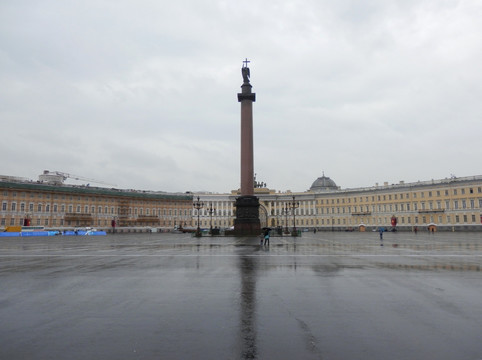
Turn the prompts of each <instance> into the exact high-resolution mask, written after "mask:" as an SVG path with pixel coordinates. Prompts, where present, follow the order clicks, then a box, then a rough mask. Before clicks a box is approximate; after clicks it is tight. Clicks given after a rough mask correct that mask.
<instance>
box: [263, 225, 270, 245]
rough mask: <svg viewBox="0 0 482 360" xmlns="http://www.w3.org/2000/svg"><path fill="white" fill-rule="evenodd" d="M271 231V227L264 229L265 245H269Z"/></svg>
mask: <svg viewBox="0 0 482 360" xmlns="http://www.w3.org/2000/svg"><path fill="white" fill-rule="evenodd" d="M269 231H270V229H269V228H267V229H265V230H264V233H263V235H264V245H269Z"/></svg>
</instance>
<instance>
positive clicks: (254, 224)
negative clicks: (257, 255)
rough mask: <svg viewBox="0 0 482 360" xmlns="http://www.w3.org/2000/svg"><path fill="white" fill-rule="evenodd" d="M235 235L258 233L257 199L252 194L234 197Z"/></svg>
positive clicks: (259, 229) (259, 228)
mask: <svg viewBox="0 0 482 360" xmlns="http://www.w3.org/2000/svg"><path fill="white" fill-rule="evenodd" d="M234 233H235V234H236V235H259V234H260V233H261V225H260V221H259V199H258V198H257V197H256V196H253V195H244V196H240V197H238V198H236V219H234Z"/></svg>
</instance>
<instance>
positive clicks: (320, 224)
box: [199, 175, 482, 231]
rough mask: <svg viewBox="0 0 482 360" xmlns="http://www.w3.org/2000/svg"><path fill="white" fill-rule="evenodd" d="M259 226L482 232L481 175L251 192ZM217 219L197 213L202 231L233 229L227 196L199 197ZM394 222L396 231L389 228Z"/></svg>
mask: <svg viewBox="0 0 482 360" xmlns="http://www.w3.org/2000/svg"><path fill="white" fill-rule="evenodd" d="M255 194H256V196H258V197H259V200H260V204H261V208H260V218H261V224H262V226H269V227H276V226H281V227H283V228H286V227H288V228H290V229H291V228H293V227H294V226H295V227H296V228H298V229H308V230H310V229H311V230H313V229H315V228H316V229H317V230H338V231H343V230H358V231H359V230H362V231H363V230H370V229H376V228H378V227H384V228H387V229H390V228H392V227H396V228H397V229H398V230H414V229H415V228H417V229H419V230H425V229H428V228H429V227H431V228H434V231H437V230H450V231H452V230H454V231H455V230H465V231H472V230H473V231H478V230H482V176H469V177H461V178H456V177H452V178H449V179H442V180H430V181H418V182H415V183H404V182H400V183H398V184H387V183H385V184H384V185H376V186H373V187H367V188H356V189H340V188H339V187H338V186H336V184H335V183H334V182H333V181H332V180H331V179H330V178H328V177H325V176H324V175H323V176H322V177H320V178H318V179H317V180H316V181H315V182H314V183H313V185H312V187H311V188H310V190H308V191H306V192H297V193H292V192H277V191H275V190H270V189H267V188H262V189H255ZM199 196H200V198H201V200H203V201H204V202H205V203H206V204H213V205H212V206H213V207H214V208H217V207H222V208H223V209H224V210H223V212H222V213H221V214H220V213H218V212H214V214H210V212H209V211H206V210H201V214H202V216H201V226H202V225H207V224H211V223H212V224H213V226H219V227H223V226H226V224H229V226H232V224H233V220H234V213H235V210H234V201H235V198H236V196H237V194H236V192H233V193H232V194H199ZM393 219H395V224H396V226H393V225H394V223H393V221H394V220H393Z"/></svg>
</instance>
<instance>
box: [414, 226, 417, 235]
mask: <svg viewBox="0 0 482 360" xmlns="http://www.w3.org/2000/svg"><path fill="white" fill-rule="evenodd" d="M417 231H418V228H417V227H416V226H415V227H414V228H413V232H414V233H415V234H416V233H417Z"/></svg>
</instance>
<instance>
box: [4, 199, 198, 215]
mask: <svg viewBox="0 0 482 360" xmlns="http://www.w3.org/2000/svg"><path fill="white" fill-rule="evenodd" d="M59 209H60V212H61V213H64V212H65V209H66V205H64V204H62V205H60V206H58V205H57V204H53V205H52V212H54V213H56V212H58V210H59ZM75 209H76V210H75V211H76V212H77V213H81V212H82V207H81V205H77V206H76V207H75ZM9 210H10V211H20V212H26V211H28V212H34V211H37V212H43V210H45V212H50V210H51V209H50V204H46V205H43V204H37V206H35V204H34V203H30V204H28V210H27V209H26V204H25V203H20V206H19V207H17V203H16V202H12V203H11V204H10V209H8V203H7V202H6V201H4V202H2V211H9ZM109 210H110V212H109ZM116 210H117V212H116ZM120 211H121V208H120V207H117V208H115V207H113V206H111V207H110V208H109V207H108V206H105V207H102V206H98V207H97V214H102V213H104V214H109V213H110V214H112V215H117V214H120ZM128 211H129V215H131V214H132V212H133V211H134V214H135V215H144V214H145V215H151V214H152V215H154V216H157V214H159V215H161V214H162V215H165V216H166V215H175V216H176V215H178V214H179V215H183V214H184V216H191V210H189V211H188V210H187V209H152V211H151V209H149V208H147V209H145V210H144V209H143V208H140V209H138V208H134V209H132V208H129V210H128ZM67 212H69V213H73V212H74V205H68V211H67ZM88 212H89V206H88V205H84V213H88ZM90 212H91V213H92V214H95V213H96V207H95V206H94V205H92V206H91V207H90Z"/></svg>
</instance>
